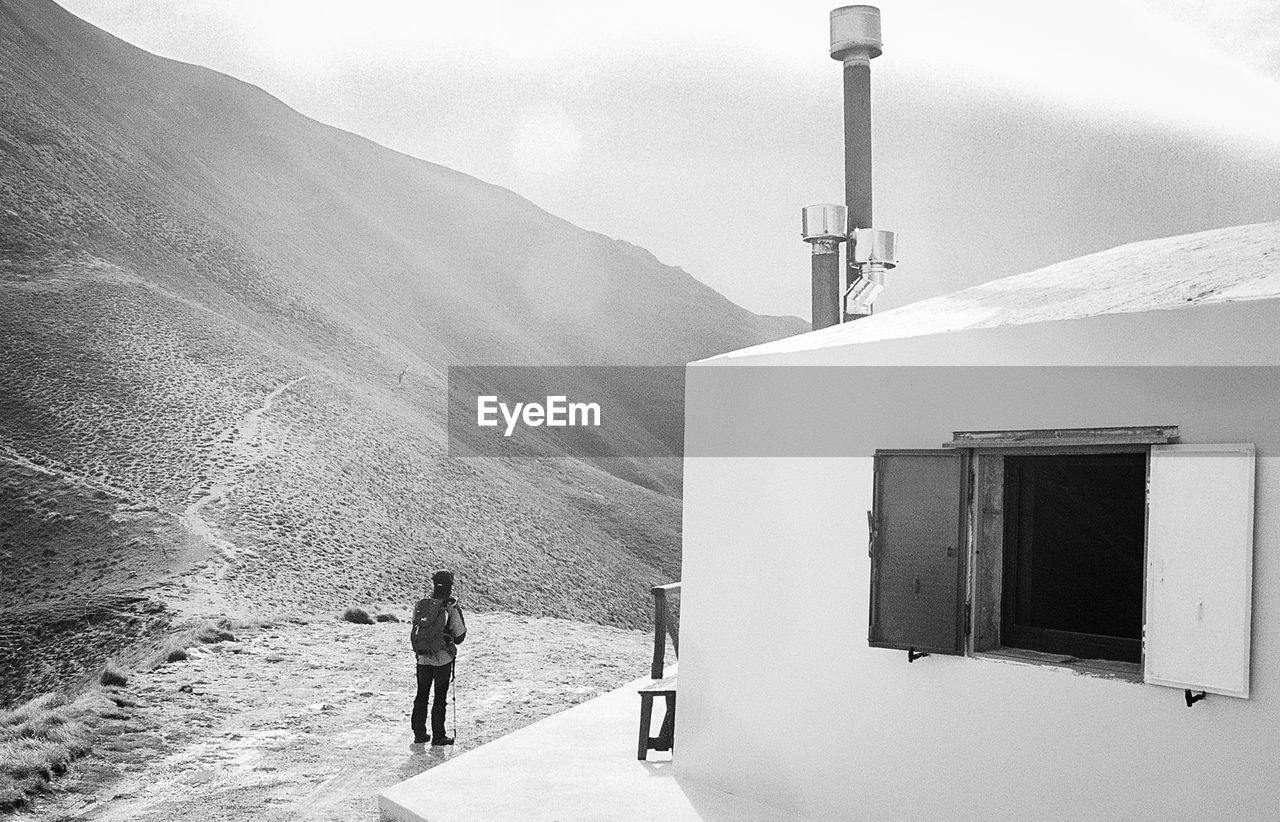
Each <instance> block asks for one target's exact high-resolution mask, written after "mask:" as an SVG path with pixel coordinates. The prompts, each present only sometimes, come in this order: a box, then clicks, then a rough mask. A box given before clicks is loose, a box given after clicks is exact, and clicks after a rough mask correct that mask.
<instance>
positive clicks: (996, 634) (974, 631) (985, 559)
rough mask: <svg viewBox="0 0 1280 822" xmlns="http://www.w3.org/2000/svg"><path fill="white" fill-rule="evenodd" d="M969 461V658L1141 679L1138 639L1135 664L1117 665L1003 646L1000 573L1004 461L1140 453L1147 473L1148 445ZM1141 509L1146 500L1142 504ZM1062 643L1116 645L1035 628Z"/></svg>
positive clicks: (999, 453)
mask: <svg viewBox="0 0 1280 822" xmlns="http://www.w3.org/2000/svg"><path fill="white" fill-rule="evenodd" d="M972 450H973V451H974V453H973V454H972V456H971V466H972V467H971V471H972V472H973V476H972V478H971V480H970V482H971V485H972V487H973V488H974V493H973V497H972V499H971V505H970V510H969V516H968V528H969V546H970V552H971V553H970V563H969V567H970V569H971V573H970V577H969V580H968V582H969V586H968V590H967V598H968V601H969V603H970V608H969V610H970V614H971V623H970V625H969V626H967V631H968V634H969V638H970V642H969V649H968V654H969V655H970V656H982V655H985V654H995V655H998V656H1000V657H1001V658H1009V657H1016V658H1022V659H1024V660H1025V661H1028V662H1034V663H1037V664H1053V665H1067V666H1071V667H1073V668H1075V669H1077V670H1079V669H1087V668H1096V669H1098V670H1100V671H1102V672H1105V673H1106V674H1107V675H1115V674H1117V673H1122V674H1129V675H1133V676H1137V677H1139V678H1140V677H1141V674H1142V664H1143V659H1142V641H1141V639H1139V640H1138V648H1137V650H1138V659H1137V660H1136V661H1132V662H1130V661H1122V660H1114V659H1098V658H1092V657H1085V656H1082V655H1080V654H1078V653H1072V652H1071V651H1047V650H1041V649H1032V648H1023V647H1016V646H1013V645H1006V644H1004V642H1003V639H1004V634H1005V631H1006V628H1007V616H1008V614H1007V611H1008V606H1009V604H1008V603H1007V602H1006V597H1005V585H1004V579H1005V574H1006V573H1007V572H1008V570H1009V567H1010V560H1009V553H1008V551H1007V550H1006V549H1007V546H1006V544H1005V536H1006V528H1005V525H1006V513H1007V512H1006V510H1005V506H1006V504H1007V497H1006V493H1005V492H1006V483H1005V481H1004V479H1005V457H1010V456H1014V457H1023V456H1071V455H1079V454H1083V455H1088V454H1142V455H1143V456H1144V458H1145V460H1146V463H1147V467H1146V469H1145V470H1146V471H1147V472H1149V471H1150V460H1151V454H1150V452H1151V446H1150V445H1147V444H1133V443H1130V442H1124V443H1120V444H1113V445H1103V444H1090V445H1074V446H1073V445H1062V446H1042V445H1040V446H1009V447H990V448H975V449H972ZM1144 505H1145V501H1144ZM1142 554H1143V555H1142V564H1143V568H1144V569H1145V567H1146V560H1147V535H1146V525H1145V514H1144V524H1143V542H1142ZM1140 605H1141V606H1142V607H1143V608H1144V609H1145V605H1146V575H1145V573H1144V574H1143V580H1142V602H1141V603H1140ZM1036 632H1037V633H1042V634H1044V635H1046V636H1050V637H1052V635H1054V634H1060V636H1057V637H1052V638H1055V639H1059V640H1061V641H1063V642H1065V643H1066V644H1068V645H1070V644H1076V645H1078V646H1080V647H1079V648H1077V650H1083V649H1084V648H1085V647H1087V646H1089V645H1093V646H1106V647H1114V646H1115V645H1116V644H1117V642H1116V640H1114V639H1113V638H1110V637H1096V638H1095V637H1093V635H1090V634H1083V633H1076V632H1071V631H1061V632H1057V631H1052V630H1051V629H1037V630H1036Z"/></svg>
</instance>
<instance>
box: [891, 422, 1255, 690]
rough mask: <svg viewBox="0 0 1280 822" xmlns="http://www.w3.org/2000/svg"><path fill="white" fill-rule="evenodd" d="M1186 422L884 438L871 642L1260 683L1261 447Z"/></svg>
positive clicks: (1176, 683) (1192, 680)
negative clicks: (1208, 434) (1188, 430)
mask: <svg viewBox="0 0 1280 822" xmlns="http://www.w3.org/2000/svg"><path fill="white" fill-rule="evenodd" d="M1177 438H1178V430H1177V428H1176V427H1172V426H1163V427H1144V428H1122V429H1121V428H1112V429H1098V428H1095V429H1068V430H1056V431H1008V432H974V433H961V434H957V435H955V439H953V440H952V442H950V443H947V447H944V448H941V449H930V450H910V451H907V450H892V451H890V450H884V451H877V452H876V458H875V491H874V499H873V510H872V512H871V514H870V517H869V523H870V534H869V536H870V553H871V615H870V632H869V641H870V644H871V645H872V646H875V647H880V648H896V649H905V650H908V651H911V652H913V653H912V654H911V658H912V659H914V658H916V657H917V655H918V654H920V653H938V654H956V655H966V654H967V655H975V656H983V655H989V654H996V655H1001V656H1016V657H1019V658H1022V659H1025V660H1027V661H1034V662H1042V663H1048V664H1056V665H1071V666H1073V667H1076V668H1077V669H1082V668H1083V669H1086V670H1087V669H1089V668H1091V667H1092V668H1097V669H1102V670H1106V671H1108V672H1112V673H1114V672H1116V671H1117V670H1119V671H1122V672H1123V671H1129V672H1131V673H1132V675H1133V676H1141V677H1142V678H1143V679H1144V680H1145V681H1147V682H1150V683H1153V684H1161V685H1169V686H1171V687H1180V688H1192V689H1197V690H1206V691H1213V692H1215V693H1223V694H1230V695H1234V696H1247V695H1248V670H1249V665H1248V663H1249V623H1250V608H1251V606H1250V595H1251V589H1252V537H1253V474H1254V453H1253V447H1252V446H1249V445H1221V446H1219V445H1176V444H1173V441H1174V440H1176V439H1177Z"/></svg>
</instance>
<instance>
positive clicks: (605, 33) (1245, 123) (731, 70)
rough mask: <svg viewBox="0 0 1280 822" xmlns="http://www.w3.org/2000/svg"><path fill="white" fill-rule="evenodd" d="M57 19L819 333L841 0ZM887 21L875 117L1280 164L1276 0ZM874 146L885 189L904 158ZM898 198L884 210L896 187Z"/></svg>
mask: <svg viewBox="0 0 1280 822" xmlns="http://www.w3.org/2000/svg"><path fill="white" fill-rule="evenodd" d="M61 2H62V5H64V6H65V7H66V8H68V9H69V10H70V11H72V12H74V13H75V14H77V15H79V16H81V17H84V18H85V19H87V20H89V21H90V22H92V23H94V24H95V25H98V26H100V27H102V28H104V29H106V30H108V31H110V32H112V33H113V34H116V35H118V36H120V37H122V38H124V39H126V40H128V41H130V42H132V43H134V44H136V45H138V46H141V47H142V48H145V49H147V50H149V51H153V52H156V53H158V54H161V55H164V56H167V57H173V58H176V59H179V60H183V61H187V62H192V63H198V64H201V65H205V66H208V67H210V68H214V69H217V70H219V71H222V72H226V73H228V74H231V75H233V76H236V77H239V78H241V79H243V80H246V81H248V82H251V83H254V84H256V85H259V86H261V87H263V88H264V89H266V90H267V91H269V92H270V93H272V94H274V95H276V96H277V97H280V98H281V99H283V100H284V101H285V102H286V103H288V104H290V105H292V106H293V107H295V108H297V109H298V110H300V111H302V112H303V113H304V114H307V115H309V116H312V117H315V118H316V119H318V120H321V121H324V122H326V123H330V124H333V125H336V126H339V127H341V128H345V129H349V130H352V131H355V132H357V133H359V134H362V135H365V136H367V137H370V138H372V139H374V140H376V141H378V142H380V143H382V144H384V145H387V146H390V147H392V148H395V149H399V150H401V151H404V152H407V153H409V154H412V155H414V156H417V157H421V158H423V159H426V160H430V161H432V162H436V163H441V164H443V165H446V166H449V167H451V168H454V169H457V170H459V171H464V172H467V173H469V174H473V175H475V176H477V177H479V178H481V179H483V180H486V181H488V182H492V183H496V184H498V185H501V186H504V187H507V188H510V189H512V190H514V191H515V192H517V193H519V194H521V195H523V196H525V197H528V198H529V199H531V200H533V201H534V202H536V203H537V204H538V205H540V206H542V207H544V208H546V209H547V210H549V211H551V212H553V213H555V214H557V215H559V216H562V217H564V218H566V219H568V220H570V221H571V222H574V223H576V224H577V225H580V226H582V227H584V228H589V229H593V230H597V231H600V232H603V233H605V234H608V235H610V236H612V237H617V238H620V239H625V240H628V241H630V242H634V243H636V244H638V245H641V246H644V247H645V248H648V249H649V250H651V251H653V252H654V253H655V254H656V255H657V256H658V258H659V259H661V260H662V261H663V262H665V263H669V264H671V265H678V266H681V267H682V268H684V269H685V270H687V271H689V272H690V273H691V274H693V275H694V276H696V277H698V278H699V279H701V280H703V281H704V282H707V283H709V284H710V285H712V286H713V287H715V288H717V289H718V290H720V291H721V292H723V293H725V294H726V295H727V296H729V297H730V298H732V299H734V300H735V301H737V302H739V303H741V304H743V305H745V306H747V307H748V308H751V309H753V310H756V311H761V312H765V313H791V314H798V315H800V316H807V314H808V259H807V249H806V248H805V246H804V245H803V244H802V243H801V242H800V240H799V237H798V231H799V210H800V207H801V206H803V205H806V204H808V203H812V202H826V201H839V200H840V198H841V196H842V192H843V183H842V179H841V177H840V170H839V168H840V163H841V161H842V160H841V156H840V140H841V134H840V128H841V126H840V119H839V117H840V115H839V106H840V70H839V65H838V64H837V63H836V62H835V61H832V60H831V59H829V58H828V57H827V55H826V49H827V43H828V39H827V20H828V17H827V15H828V12H829V11H830V9H831V8H832V7H833V5H835V4H833V3H831V2H829V0H824V2H813V1H812V0H792V1H791V2H776V3H770V4H764V3H736V4H723V3H700V2H696V0H681V1H680V2H673V1H672V0H650V2H645V3H608V2H600V0H554V1H553V2H485V3H460V2H457V1H456V0H450V2H446V3H437V2H423V0H362V2H359V3H353V2H350V0H182V2H172V0H61ZM880 5H881V8H882V9H883V13H884V37H885V54H884V56H883V57H881V58H880V59H878V60H876V61H875V62H874V63H873V82H875V83H876V92H875V93H876V95H877V96H876V111H877V112H881V111H882V109H881V107H880V106H881V100H882V95H884V94H889V93H893V94H910V92H911V89H912V88H913V84H919V87H920V88H925V87H928V88H931V89H933V90H934V93H935V94H939V93H941V94H943V95H948V94H950V95H956V96H959V97H966V96H972V97H973V98H974V99H991V98H996V97H1004V98H1008V99H1025V100H1031V101H1035V103H1036V104H1037V105H1048V106H1050V107H1052V108H1053V109H1054V110H1055V111H1058V112H1065V113H1066V115H1067V116H1069V117H1071V116H1078V117H1080V118H1095V119H1096V118H1099V117H1101V118H1116V119H1124V120H1126V121H1135V120H1136V121H1141V122H1142V123H1143V124H1144V125H1147V126H1154V127H1158V128H1161V129H1168V130H1172V131H1180V132H1186V133H1187V134H1188V135H1193V136H1194V139H1196V140H1199V141H1206V140H1207V141H1209V142H1211V143H1221V144H1224V145H1231V146H1233V147H1241V146H1243V147H1245V148H1246V149H1249V148H1250V147H1252V149H1251V150H1262V151H1270V152H1272V153H1274V152H1275V151H1276V149H1277V147H1280V3H1276V2H1274V0H1233V1H1232V2H1212V0H1160V2H1156V1H1155V0H1151V2H1144V0H1077V2H1072V3H1069V4H1068V3H1056V2H1055V3H1048V2H1045V3H1039V2H1036V3H1031V2H1025V1H1024V0H975V2H971V3H957V2H954V0H952V1H951V2H947V0H884V2H882V3H881V4H880ZM879 77H889V78H890V79H894V78H895V77H896V82H895V83H892V84H890V85H888V86H882V85H880V82H879V80H877V79H875V78H879ZM891 102H892V101H891ZM898 105H903V103H901V102H899V103H898ZM877 122H878V121H877ZM993 127H995V128H998V127H999V124H993ZM879 133H880V126H879V125H877V134H879ZM877 140H878V142H877V145H876V151H877V163H878V168H879V169H883V168H884V167H885V166H883V165H880V158H881V157H882V156H884V155H885V153H886V152H893V151H894V150H895V148H896V146H895V145H892V144H886V142H885V141H884V140H881V139H879V137H877ZM956 173H957V175H960V174H962V173H963V172H961V171H957V172H956ZM883 176H884V174H882V173H878V175H877V180H876V185H877V188H878V189H879V188H880V187H882V186H886V185H893V182H894V181H893V180H886V179H882V178H883ZM952 182H953V183H954V184H955V185H957V186H963V185H966V184H967V183H968V181H966V180H965V179H963V178H962V177H960V176H957V178H956V179H955V180H954V181H952ZM1031 182H1032V183H1034V181H1031ZM882 227H884V228H897V226H891V225H883V226H882ZM1045 262H1049V260H1045ZM891 286H892V284H891Z"/></svg>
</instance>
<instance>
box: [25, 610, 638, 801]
mask: <svg viewBox="0 0 1280 822" xmlns="http://www.w3.org/2000/svg"><path fill="white" fill-rule="evenodd" d="M467 621H468V627H469V629H470V635H469V636H468V639H467V642H466V643H465V644H464V645H463V646H462V648H461V650H462V656H461V658H460V660H459V663H458V672H457V682H456V687H455V693H456V706H457V707H456V718H457V730H458V740H459V744H458V745H457V746H456V747H455V748H452V749H450V748H431V747H430V746H428V747H426V748H425V749H423V748H422V746H416V747H411V746H410V741H411V738H412V735H411V733H410V731H409V727H408V712H409V709H410V707H411V702H412V698H413V696H412V695H413V688H414V669H413V664H412V656H411V654H410V653H408V652H407V651H406V646H407V638H406V637H407V632H408V628H407V626H406V625H405V624H404V623H379V624H376V625H353V624H351V623H347V622H342V621H339V620H337V619H336V618H327V619H322V620H318V621H314V622H311V623H310V624H305V625H302V624H294V623H285V624H281V625H277V626H271V627H256V628H252V629H247V630H241V631H239V632H238V636H237V640H238V641H236V642H220V643H216V644H213V645H207V646H200V647H198V648H196V649H194V650H193V651H192V656H191V659H190V660H188V661H186V662H178V663H171V664H168V665H165V666H163V667H161V668H159V669H157V670H155V671H152V672H149V673H145V674H136V675H134V677H133V678H132V679H131V681H130V682H129V684H128V685H127V686H126V687H124V688H123V689H122V690H121V693H122V695H124V696H125V697H127V698H128V699H130V700H132V701H134V702H137V703H138V704H137V707H136V708H132V709H129V712H128V714H122V715H121V716H120V717H118V718H116V719H113V720H111V721H109V722H107V723H106V724H105V725H104V726H103V727H102V729H101V731H100V737H99V740H98V745H97V748H96V750H95V752H94V753H93V754H91V755H90V756H88V757H86V758H85V759H82V760H80V761H78V762H77V763H76V764H75V765H73V767H72V770H71V771H70V773H69V775H68V776H66V777H63V778H62V779H61V780H59V789H60V790H59V793H57V794H55V795H54V796H53V797H52V798H48V799H44V800H38V801H37V804H36V805H35V806H34V807H33V808H32V810H30V811H28V812H24V813H22V814H19V815H17V817H16V818H17V819H20V820H32V819H41V820H97V821H98V822H124V820H139V822H179V820H188V819H202V820H222V819H226V820H233V819H234V820H295V819H299V820H334V821H335V822H337V820H342V822H359V821H360V820H368V822H373V821H374V820H376V819H377V818H378V814H377V810H376V795H377V793H378V791H379V790H380V789H382V788H383V787H385V786H387V785H391V784H393V783H395V782H398V781H400V780H402V779H405V778H407V777H409V776H412V775H414V774H416V773H419V772H421V771H423V770H426V769H427V768H430V767H432V766H434V765H436V764H439V763H440V762H443V761H445V760H447V759H448V758H449V757H451V756H455V755H457V754H458V753H460V752H462V751H465V750H467V749H468V748H471V747H474V746H476V745H479V744H482V743H484V742H486V741H489V740H491V739H495V738H497V737H498V736H501V735H503V734H505V733H509V732H510V731H513V730H515V729H517V728H520V727H523V726H524V725H527V724H529V723H531V722H534V721H536V720H538V719H540V718H542V717H545V716H548V715H550V714H552V713H555V712H556V711H559V710H562V709H564V708H567V707H569V706H571V705H574V704H577V703H579V702H582V701H584V700H586V699H589V698H591V697H593V696H596V695H598V694H601V693H604V692H605V691H607V690H611V689H612V688H615V687H617V686H619V685H621V684H623V683H625V682H627V681H629V680H631V679H634V678H636V677H637V676H642V675H643V674H644V672H645V670H646V669H647V665H648V657H649V655H650V653H651V652H652V645H651V642H652V640H651V639H650V637H649V636H648V635H647V634H644V633H640V632H636V631H624V630H619V629H614V628H605V627H601V626H598V625H589V624H584V623H576V622H568V621H565V620H555V619H537V618H531V617H522V616H515V615H510V614H469V615H468V620H467ZM454 716H455V713H454V712H453V710H452V709H451V714H450V724H451V725H452V723H453V721H454ZM628 741H629V740H628ZM620 744H621V745H622V747H623V748H624V749H625V748H626V743H625V742H621V743H620Z"/></svg>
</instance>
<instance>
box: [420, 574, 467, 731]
mask: <svg viewBox="0 0 1280 822" xmlns="http://www.w3.org/2000/svg"><path fill="white" fill-rule="evenodd" d="M431 585H432V590H431V596H430V597H428V598H426V599H423V600H419V602H418V604H417V606H415V607H414V609H413V627H412V628H411V629H410V633H409V639H410V642H411V643H412V644H413V652H414V655H415V656H416V657H417V663H418V664H417V669H418V693H417V695H416V696H414V699H413V714H412V715H411V717H410V720H409V725H410V727H412V728H413V742H414V744H422V743H424V742H428V741H429V742H430V743H431V744H432V746H436V745H452V744H453V737H451V736H447V735H446V734H445V728H444V725H445V712H446V710H447V709H448V696H449V682H450V680H451V679H452V676H453V665H454V661H455V660H456V659H457V658H458V649H457V646H458V645H460V644H461V643H462V641H463V640H464V639H466V637H467V623H466V621H465V620H464V619H463V617H462V608H461V606H459V605H458V600H457V599H455V598H454V596H453V573H452V572H450V571H444V570H441V571H436V572H435V573H434V574H432V575H431ZM433 699H434V702H432V700H433ZM428 704H430V706H431V735H430V736H428V735H427V706H428Z"/></svg>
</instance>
